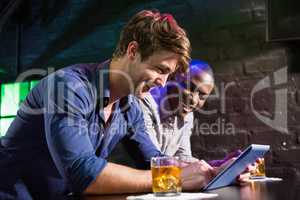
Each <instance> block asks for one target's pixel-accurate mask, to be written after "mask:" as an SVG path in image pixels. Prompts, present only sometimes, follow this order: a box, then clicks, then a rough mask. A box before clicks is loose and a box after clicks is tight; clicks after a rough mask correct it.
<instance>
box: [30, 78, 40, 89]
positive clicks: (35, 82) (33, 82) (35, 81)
mask: <svg viewBox="0 0 300 200" xmlns="http://www.w3.org/2000/svg"><path fill="white" fill-rule="evenodd" d="M39 82H40V81H38V80H34V81H30V89H29V90H32V88H34V86H36V85H37V84H38V83H39Z"/></svg>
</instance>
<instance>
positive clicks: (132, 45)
mask: <svg viewBox="0 0 300 200" xmlns="http://www.w3.org/2000/svg"><path fill="white" fill-rule="evenodd" d="M138 48H139V44H138V43H137V42H136V41H131V42H129V44H128V46H127V51H126V54H127V57H128V58H129V59H130V60H134V59H136V56H137V54H138Z"/></svg>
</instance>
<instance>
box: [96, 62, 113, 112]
mask: <svg viewBox="0 0 300 200" xmlns="http://www.w3.org/2000/svg"><path fill="white" fill-rule="evenodd" d="M110 62H111V60H106V61H105V62H103V63H101V64H99V66H98V69H97V72H96V88H97V98H98V101H99V103H100V104H101V107H102V108H103V107H105V106H106V105H107V103H108V101H109V97H110V88H109V65H110Z"/></svg>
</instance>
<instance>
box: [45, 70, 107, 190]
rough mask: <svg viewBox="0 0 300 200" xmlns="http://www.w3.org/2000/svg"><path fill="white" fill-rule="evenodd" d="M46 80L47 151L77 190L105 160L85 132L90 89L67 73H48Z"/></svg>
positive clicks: (90, 106) (72, 188) (92, 177)
mask: <svg viewBox="0 0 300 200" xmlns="http://www.w3.org/2000/svg"><path fill="white" fill-rule="evenodd" d="M47 82H48V83H47V84H46V85H47V89H46V90H45V91H47V92H45V94H44V102H45V105H44V106H45V110H46V111H45V115H44V124H45V132H46V141H47V145H48V148H49V152H50V154H51V156H52V158H53V161H54V163H55V165H56V167H57V169H58V171H59V172H60V174H61V175H62V176H63V178H64V179H65V180H66V182H67V183H68V184H69V186H70V188H71V190H72V191H73V192H75V193H81V192H83V191H84V190H85V189H86V188H87V187H88V185H89V184H90V183H91V182H92V181H94V180H95V179H96V177H97V176H98V174H99V173H100V172H101V171H102V169H103V168H104V167H105V165H106V163H107V161H106V160H105V159H103V158H99V157H97V156H96V155H95V149H94V147H93V145H92V144H91V141H90V138H89V135H88V123H87V120H86V115H87V114H88V113H89V112H91V109H93V108H94V107H93V105H94V104H93V103H92V98H91V93H90V91H89V89H88V88H87V86H86V84H85V83H84V80H81V79H80V78H78V77H76V76H74V75H73V74H71V73H70V74H68V73H63V74H59V75H52V76H49V80H48V81H47Z"/></svg>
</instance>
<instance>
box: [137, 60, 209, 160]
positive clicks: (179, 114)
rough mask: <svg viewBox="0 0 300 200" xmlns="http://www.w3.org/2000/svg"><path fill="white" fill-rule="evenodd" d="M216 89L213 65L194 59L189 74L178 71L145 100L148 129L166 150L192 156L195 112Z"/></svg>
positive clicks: (164, 151)
mask: <svg viewBox="0 0 300 200" xmlns="http://www.w3.org/2000/svg"><path fill="white" fill-rule="evenodd" d="M213 88H214V77H213V72H212V69H211V68H210V66H209V65H208V64H207V63H205V62H203V61H199V60H193V61H192V62H191V63H190V65H189V71H188V73H177V74H176V75H175V76H174V77H173V78H172V80H170V81H169V82H168V83H167V85H166V86H165V87H157V88H153V89H152V90H151V92H150V93H149V94H148V95H146V96H145V98H144V99H142V100H141V106H142V108H143V111H144V118H145V120H146V127H147V132H148V133H149V136H150V138H151V139H152V141H153V143H154V144H155V145H156V147H157V148H158V149H160V150H161V151H162V153H164V154H166V155H169V156H185V157H190V158H192V152H191V144H190V136H191V134H192V128H193V123H194V120H193V119H194V115H193V111H195V110H197V109H201V108H202V107H203V105H204V103H205V101H206V100H207V98H208V96H209V95H210V93H211V91H212V90H213Z"/></svg>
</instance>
